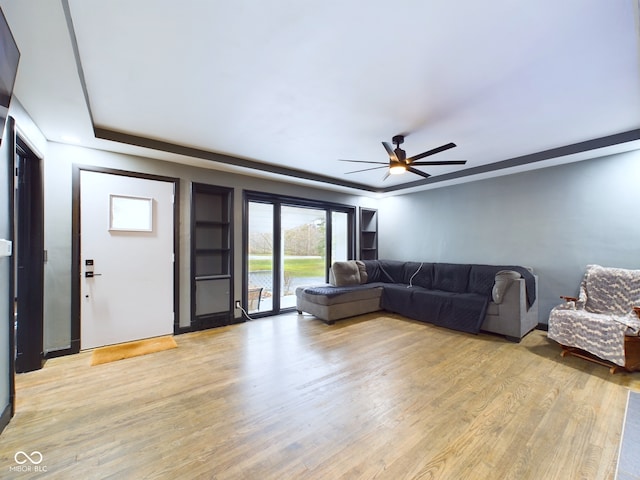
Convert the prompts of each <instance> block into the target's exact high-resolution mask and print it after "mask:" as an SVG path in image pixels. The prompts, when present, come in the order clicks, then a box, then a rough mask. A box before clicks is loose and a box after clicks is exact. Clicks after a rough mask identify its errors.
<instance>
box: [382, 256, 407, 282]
mask: <svg viewBox="0 0 640 480" xmlns="http://www.w3.org/2000/svg"><path fill="white" fill-rule="evenodd" d="M378 262H379V265H380V270H381V276H380V280H379V281H380V282H389V283H404V265H405V263H406V262H400V261H397V260H378Z"/></svg>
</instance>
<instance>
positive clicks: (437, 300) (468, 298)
mask: <svg viewBox="0 0 640 480" xmlns="http://www.w3.org/2000/svg"><path fill="white" fill-rule="evenodd" d="M488 303H489V302H488V299H487V298H486V297H483V296H482V295H478V294H476V293H455V292H445V291H442V290H427V289H425V288H422V287H407V285H399V284H391V285H386V284H385V285H384V289H383V292H382V299H381V307H382V308H383V309H385V310H389V311H391V312H395V313H399V314H400V315H404V316H405V317H409V318H413V319H414V320H420V321H423V322H429V323H432V324H434V325H438V326H442V327H447V328H451V329H454V330H459V331H463V332H469V333H478V332H479V331H480V325H481V324H482V321H483V320H484V317H485V314H486V311H487V305H488Z"/></svg>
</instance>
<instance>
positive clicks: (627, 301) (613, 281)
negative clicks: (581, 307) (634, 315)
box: [582, 265, 640, 315]
mask: <svg viewBox="0 0 640 480" xmlns="http://www.w3.org/2000/svg"><path fill="white" fill-rule="evenodd" d="M582 289H584V292H585V293H586V303H585V310H587V311H589V312H593V313H608V314H612V315H626V314H629V313H631V312H632V311H633V309H632V307H634V306H638V305H640V270H628V269H625V268H613V267H601V266H600V265H587V270H586V272H585V274H584V279H583V280H582Z"/></svg>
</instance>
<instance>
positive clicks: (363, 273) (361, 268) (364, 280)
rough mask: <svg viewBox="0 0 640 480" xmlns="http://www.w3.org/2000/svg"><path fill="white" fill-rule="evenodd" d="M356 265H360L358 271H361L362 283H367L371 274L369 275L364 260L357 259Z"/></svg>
mask: <svg viewBox="0 0 640 480" xmlns="http://www.w3.org/2000/svg"><path fill="white" fill-rule="evenodd" d="M356 265H357V266H358V272H359V273H360V283H361V284H362V283H367V281H368V280H369V275H367V268H366V267H365V265H364V262H363V261H362V260H356Z"/></svg>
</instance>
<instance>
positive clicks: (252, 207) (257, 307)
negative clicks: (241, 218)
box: [246, 202, 275, 314]
mask: <svg viewBox="0 0 640 480" xmlns="http://www.w3.org/2000/svg"><path fill="white" fill-rule="evenodd" d="M273 210H274V206H273V205H272V204H269V203H260V202H249V208H248V212H249V213H248V216H249V221H248V225H249V229H248V230H249V231H248V240H249V241H248V245H249V251H248V262H247V265H248V268H247V272H248V285H247V306H246V308H247V312H248V313H249V314H251V313H252V312H253V313H255V312H268V311H271V310H273V286H274V268H273V267H274V259H275V256H274V254H275V252H274V241H273V240H274V239H273V219H274V215H273Z"/></svg>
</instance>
